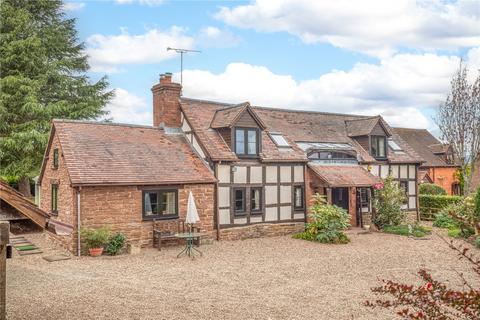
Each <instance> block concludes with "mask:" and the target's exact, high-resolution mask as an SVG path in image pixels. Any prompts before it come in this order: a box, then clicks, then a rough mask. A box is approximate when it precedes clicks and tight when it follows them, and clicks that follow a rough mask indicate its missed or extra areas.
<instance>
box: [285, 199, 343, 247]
mask: <svg viewBox="0 0 480 320" xmlns="http://www.w3.org/2000/svg"><path fill="white" fill-rule="evenodd" d="M310 212H311V214H310V218H311V220H312V222H311V223H308V224H307V226H306V229H305V232H302V233H299V234H297V235H295V236H294V237H295V238H297V239H304V240H310V241H318V242H321V243H348V242H349V239H348V237H347V236H346V235H345V233H344V232H343V231H344V230H346V229H347V228H348V227H349V226H350V215H349V214H348V212H347V211H346V210H345V209H343V208H340V207H337V206H335V205H329V204H326V201H325V198H324V196H321V195H319V194H316V195H315V196H314V203H313V205H312V206H311V207H310Z"/></svg>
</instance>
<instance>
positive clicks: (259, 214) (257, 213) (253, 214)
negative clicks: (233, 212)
mask: <svg viewBox="0 0 480 320" xmlns="http://www.w3.org/2000/svg"><path fill="white" fill-rule="evenodd" d="M262 214H263V211H252V212H251V213H250V215H252V216H261V215H262Z"/></svg>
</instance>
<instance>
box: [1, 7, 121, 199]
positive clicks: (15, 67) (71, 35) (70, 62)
mask: <svg viewBox="0 0 480 320" xmlns="http://www.w3.org/2000/svg"><path fill="white" fill-rule="evenodd" d="M0 21H1V24H0V30H1V32H0V88H1V92H0V175H1V176H15V177H17V178H18V179H19V180H20V190H21V191H22V193H24V194H26V195H29V193H30V191H29V178H31V177H33V176H35V175H36V174H38V170H39V167H40V164H41V161H42V157H43V152H44V150H45V147H46V143H47V140H48V132H49V130H50V123H51V120H52V119H54V118H64V119H95V118H98V117H100V116H102V115H105V114H106V112H105V111H104V110H103V107H104V106H105V104H106V103H107V102H108V101H109V100H110V98H111V97H112V95H113V92H112V91H107V87H108V81H107V79H106V77H103V78H101V79H100V80H99V81H97V82H95V83H90V79H89V78H88V77H87V75H86V74H85V73H86V72H87V71H88V69H89V66H88V62H87V56H86V55H85V54H84V52H83V50H84V44H83V43H81V42H79V40H78V38H77V31H76V30H75V20H74V19H67V18H65V14H64V13H63V12H62V2H61V1H60V0H36V1H24V0H3V1H1V4H0Z"/></svg>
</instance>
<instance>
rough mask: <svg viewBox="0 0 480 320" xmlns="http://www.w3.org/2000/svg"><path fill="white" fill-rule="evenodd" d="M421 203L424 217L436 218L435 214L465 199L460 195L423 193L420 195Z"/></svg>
mask: <svg viewBox="0 0 480 320" xmlns="http://www.w3.org/2000/svg"><path fill="white" fill-rule="evenodd" d="M418 200H419V203H420V216H421V218H422V219H426V220H429V219H434V218H435V214H437V212H438V211H440V210H442V209H443V208H445V207H446V206H448V205H449V204H452V203H458V202H460V201H462V200H463V197H460V196H444V195H431V194H421V195H419V196H418Z"/></svg>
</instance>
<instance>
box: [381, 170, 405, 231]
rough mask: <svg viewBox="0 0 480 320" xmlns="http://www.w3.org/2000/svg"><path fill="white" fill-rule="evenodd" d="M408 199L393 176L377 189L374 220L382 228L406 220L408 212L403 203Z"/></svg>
mask: <svg viewBox="0 0 480 320" xmlns="http://www.w3.org/2000/svg"><path fill="white" fill-rule="evenodd" d="M405 201H406V196H405V192H404V190H402V189H401V188H400V186H399V185H398V183H397V182H395V181H394V180H393V178H392V177H391V176H389V177H387V179H385V180H384V182H383V187H382V188H379V189H375V197H374V199H373V206H374V208H375V211H376V214H375V216H374V219H373V222H374V223H375V225H376V226H377V227H379V228H380V229H382V228H384V227H386V226H397V225H399V224H401V223H402V222H403V221H404V220H405V215H406V213H405V212H404V211H403V210H402V205H403V204H404V203H405Z"/></svg>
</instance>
